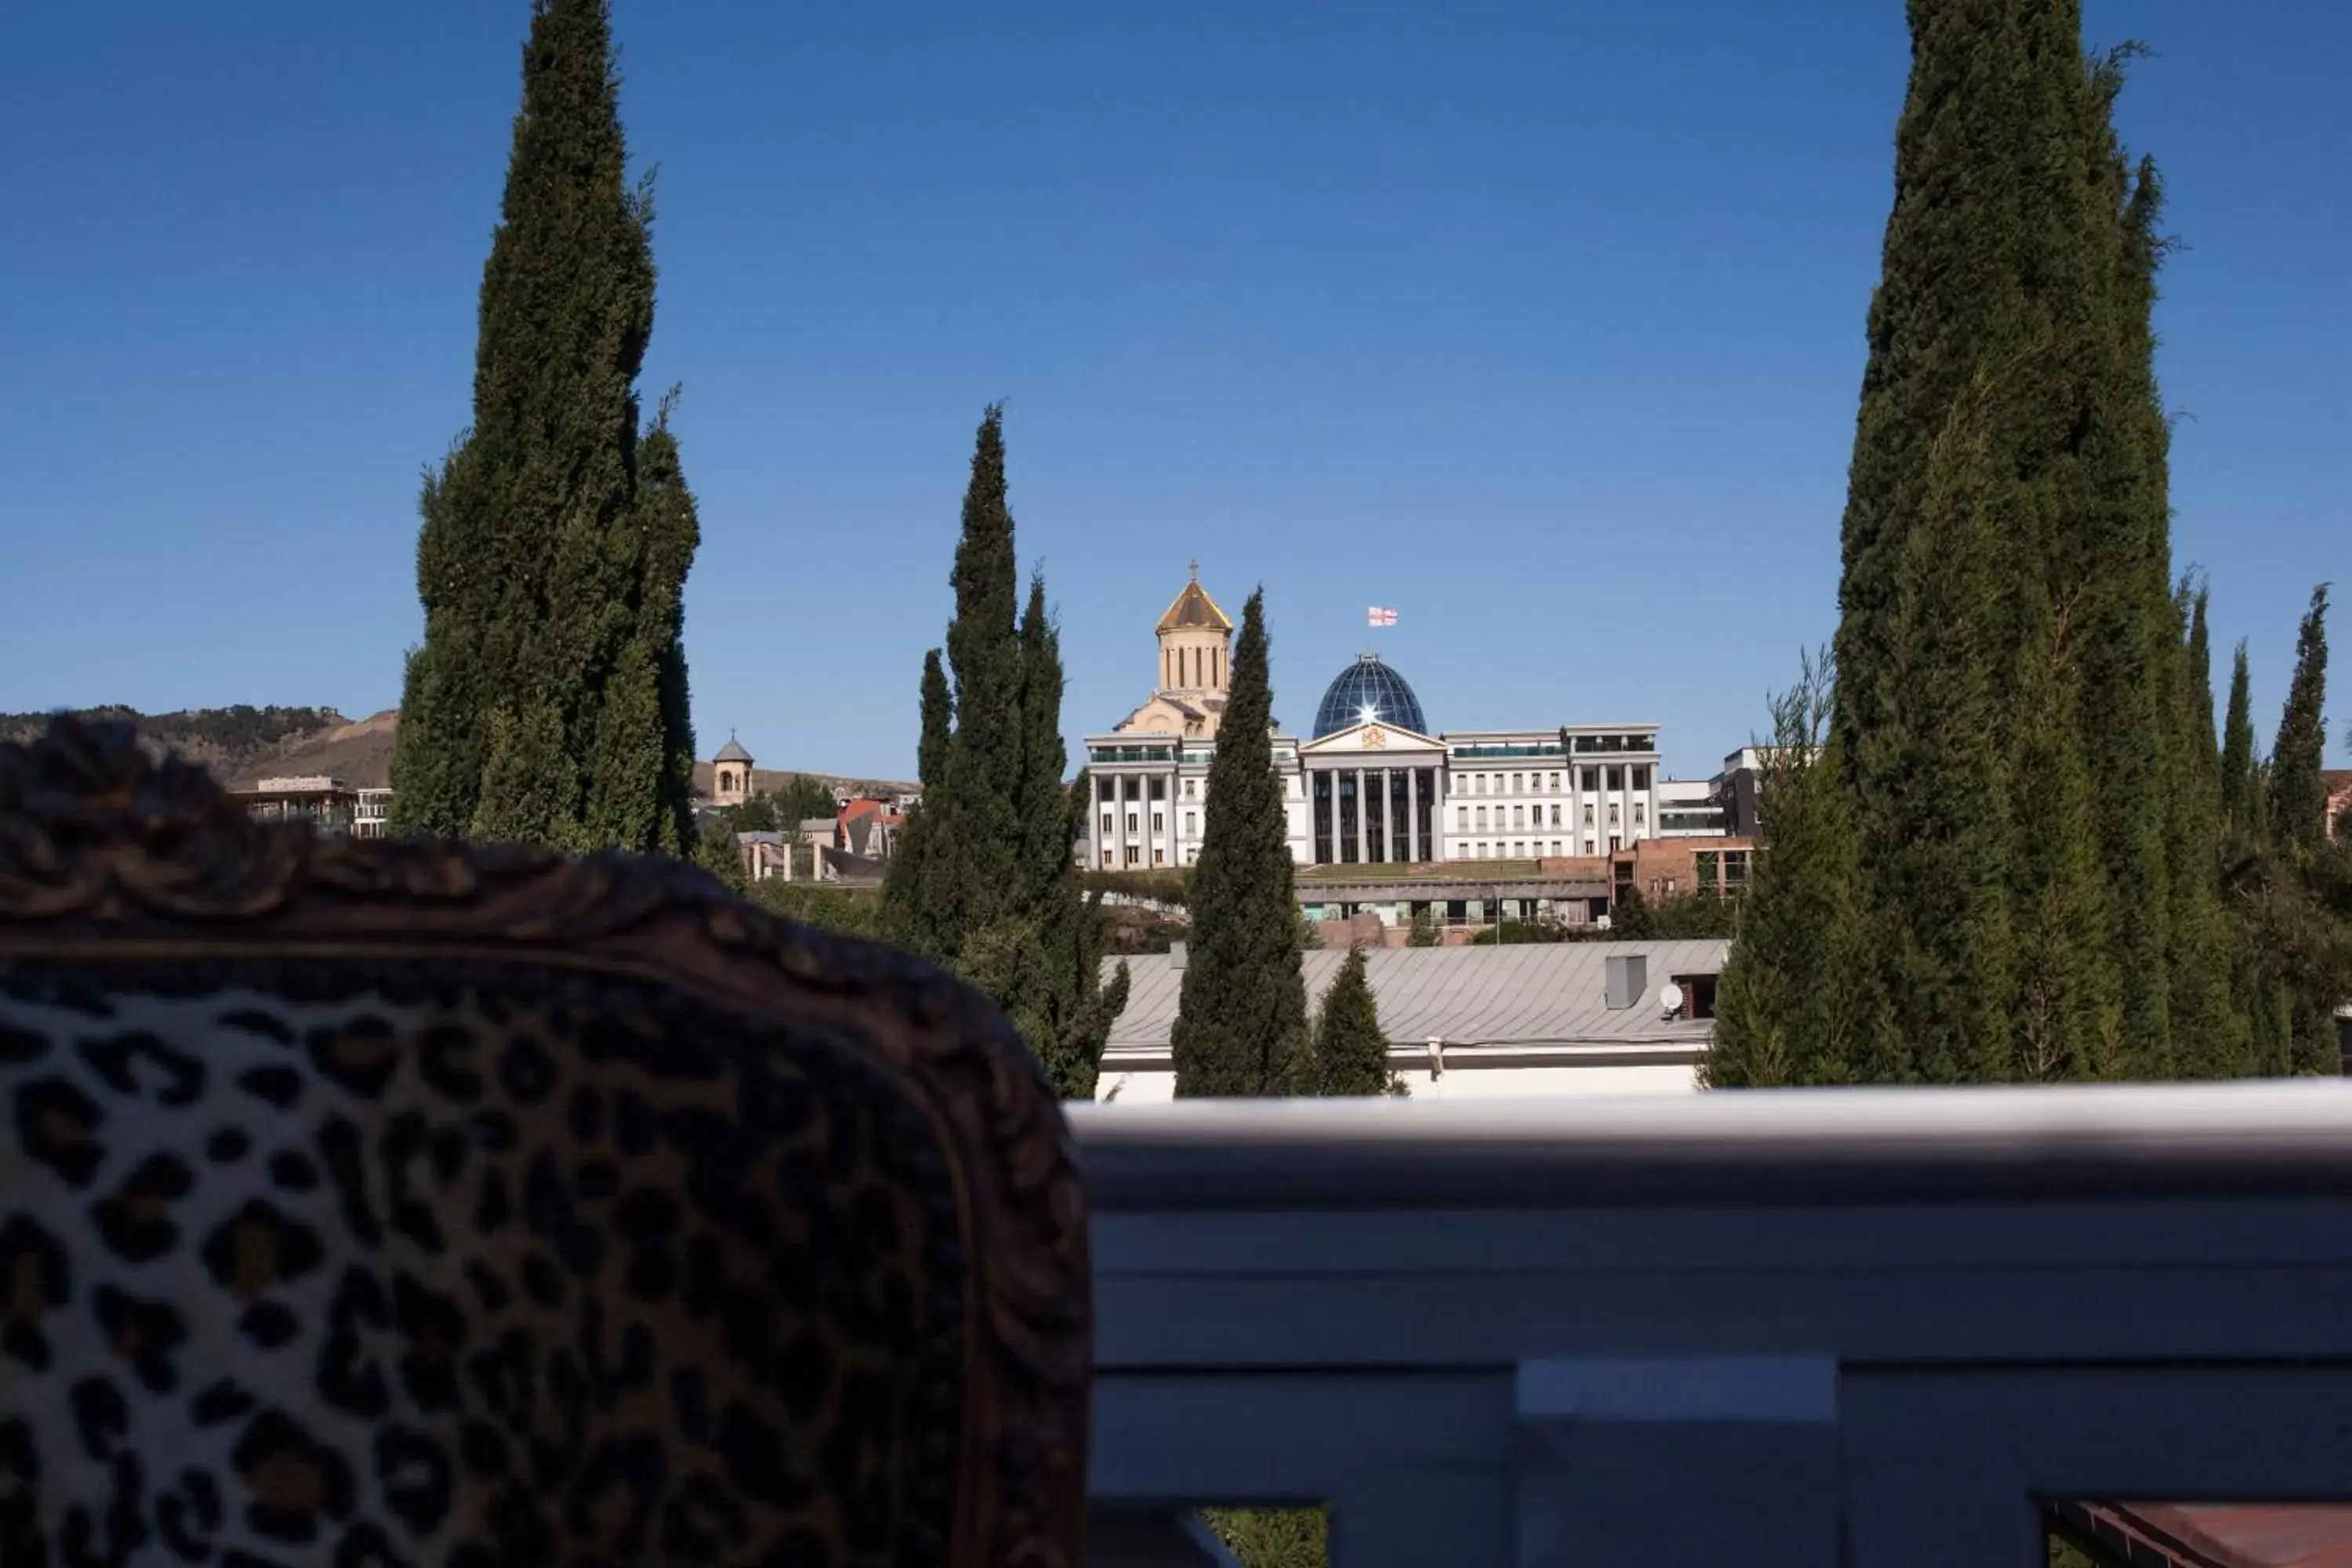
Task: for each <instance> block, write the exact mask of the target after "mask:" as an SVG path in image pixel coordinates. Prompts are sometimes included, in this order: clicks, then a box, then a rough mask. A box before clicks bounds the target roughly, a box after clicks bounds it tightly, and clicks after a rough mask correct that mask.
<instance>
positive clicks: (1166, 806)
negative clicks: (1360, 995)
mask: <svg viewBox="0 0 2352 1568" xmlns="http://www.w3.org/2000/svg"><path fill="white" fill-rule="evenodd" d="M1233 631H1234V623H1233V622H1232V620H1231V619H1230V618H1228V617H1227V616H1226V615H1225V613H1224V612H1223V610H1221V609H1219V608H1218V607H1217V605H1216V602H1215V601H1214V600H1213V599H1211V598H1210V597H1209V595H1208V592H1207V591H1206V590H1205V589H1203V588H1202V586H1201V583H1200V579H1199V577H1198V576H1197V575H1195V576H1194V577H1193V579H1192V581H1190V582H1188V583H1186V584H1184V588H1183V591H1182V592H1181V593H1180V594H1178V595H1176V599H1175V602H1174V603H1173V604H1171V605H1169V606H1168V613H1167V614H1166V615H1163V616H1160V625H1159V626H1158V627H1157V628H1156V635H1157V637H1158V641H1159V682H1158V685H1157V687H1156V688H1155V689H1154V690H1153V692H1152V694H1151V697H1150V700H1148V701H1146V702H1145V703H1144V704H1143V706H1141V707H1140V708H1138V709H1137V710H1135V711H1134V712H1132V713H1130V714H1129V715H1128V716H1127V718H1126V719H1125V720H1123V721H1120V722H1119V723H1118V725H1116V726H1115V727H1114V728H1112V729H1111V730H1110V731H1108V732H1107V733H1104V734H1098V735H1089V736H1087V772H1088V776H1089V777H1090V779H1091V780H1092V787H1093V791H1094V796H1095V799H1094V809H1093V810H1092V811H1090V812H1089V813H1088V814H1087V835H1086V837H1085V839H1084V840H1083V841H1082V843H1081V845H1080V847H1079V851H1078V852H1079V854H1080V856H1081V858H1082V859H1083V861H1084V863H1085V864H1087V865H1089V866H1092V867H1096V868H1101V869H1105V870H1122V871H1143V870H1150V869H1152V868H1167V867H1178V866H1189V865H1191V864H1192V861H1193V859H1194V858H1195V857H1197V856H1198V855H1199V853H1200V849H1201V830H1202V823H1203V814H1204V806H1205V803H1204V800H1203V796H1204V795H1206V793H1207V791H1208V787H1209V759H1210V756H1211V755H1212V753H1213V752H1214V751H1215V749H1216V737H1217V725H1218V721H1219V720H1220V719H1221V718H1222V717H1223V712H1224V707H1225V693H1226V691H1227V689H1229V687H1230V685H1231V680H1232V673H1233V670H1232V658H1231V648H1230V644H1231V640H1232V637H1233ZM1274 762H1275V767H1276V769H1277V770H1278V771H1279V772H1280V773H1281V774H1282V777H1283V793H1284V795H1285V796H1286V800H1287V802H1288V805H1287V811H1288V816H1289V821H1290V853H1291V858H1293V859H1295V860H1296V861H1297V862H1298V863H1299V864H1300V865H1302V866H1323V865H1361V864H1374V863H1382V862H1401V863H1413V862H1429V861H1440V860H1462V861H1476V860H1525V859H1543V858H1560V857H1566V856H1591V855H1606V854H1608V853H1610V852H1611V851H1612V850H1616V849H1622V848H1625V847H1629V846H1631V845H1632V844H1633V842H1634V841H1635V840H1637V839H1641V838H1646V837H1653V836H1654V835H1656V834H1658V833H1659V832H1660V831H1661V822H1660V816H1659V789H1660V784H1661V780H1660V779H1659V776H1658V772H1659V769H1658V727H1657V725H1655V724H1651V723H1608V724H1560V725H1554V726H1552V727H1550V728H1549V729H1542V730H1481V731H1453V732H1448V733H1443V734H1441V733H1439V732H1437V731H1433V730H1432V729H1431V728H1430V725H1429V721H1428V720H1427V719H1426V718H1425V717H1424V716H1423V712H1422V708H1421V699H1420V698H1419V697H1417V696H1415V695H1414V694H1413V689H1412V686H1411V685H1409V684H1408V683H1407V682H1406V680H1405V679H1404V677H1403V676H1402V675H1401V674H1399V673H1398V672H1397V670H1396V669H1395V668H1393V667H1391V666H1390V665H1389V664H1387V663H1385V662H1383V661H1382V660H1381V658H1380V656H1379V655H1377V654H1372V653H1366V654H1363V655H1361V656H1360V657H1359V658H1356V659H1355V660H1353V661H1352V662H1350V663H1349V665H1348V667H1347V668H1344V669H1342V670H1340V671H1339V674H1338V675H1337V676H1335V677H1334V678H1333V679H1332V681H1331V684H1330V685H1329V687H1328V688H1327V689H1325V691H1324V693H1323V700H1322V702H1321V703H1320V705H1318V708H1317V709H1316V712H1315V724H1314V728H1313V730H1312V731H1310V732H1309V733H1308V734H1307V737H1306V738H1305V739H1303V740H1302V739H1299V738H1297V737H1296V736H1292V735H1287V734H1284V733H1283V732H1281V731H1280V730H1279V728H1277V729H1276V732H1275V735H1274Z"/></svg>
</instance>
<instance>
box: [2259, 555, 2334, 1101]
mask: <svg viewBox="0 0 2352 1568" xmlns="http://www.w3.org/2000/svg"><path fill="white" fill-rule="evenodd" d="M2326 701H2327V584H2325V583H2323V584H2320V585H2319V586H2318V587H2316V588H2315V589H2313V590H2312V592H2311V608H2310V609H2309V610H2308V611H2307V612H2306V613H2305V616H2304V617H2303V626H2302V628H2301V630H2300V631H2299V632H2298V634H2297V636H2296V637H2295V645H2294V679H2293V680H2292V681H2291V682H2290V683H2289V684H2288V687H2287V698H2286V708H2285V710H2284V712H2283V713H2282V714H2281V715H2280V716H2279V728H2278V740H2277V742H2275V743H2274V744H2273V746H2272V747H2271V761H2270V781H2269V782H2270V847H2271V850H2272V853H2273V856H2274V858H2275V864H2274V869H2273V874H2272V875H2273V883H2274V891H2273V910H2272V912H2273V926H2272V929H2271V930H2270V931H2268V932H2267V933H2266V934H2267V935H2268V937H2269V938H2270V940H2271V941H2272V942H2273V943H2274V944H2275V945H2276V947H2277V948H2278V950H2279V952H2280V957H2281V960H2282V963H2283V966H2284V969H2285V977H2286V980H2287V988H2288V999H2287V1019H2288V1034H2289V1038H2290V1051H2291V1058H2290V1061H2291V1068H2292V1070H2293V1071H2294V1072H2297V1073H2324V1074H2329V1075H2333V1074H2335V1073H2336V1072H2338V1071H2339V1070H2340V1053H2339V1050H2338V1048H2337V1046H2336V1017H2335V1011H2336V1006H2337V1005H2339V1004H2340V1003H2342V1002H2343V1001H2345V1000H2346V999H2347V996H2352V983H2347V979H2346V978H2345V976H2344V975H2343V973H2342V971H2341V969H2340V968H2339V965H2338V963H2336V961H2335V953H2336V952H2337V951H2338V950H2340V948H2341V946H2342V945H2343V941H2342V937H2343V927H2342V925H2341V923H2340V921H2337V920H2336V919H2332V918H2331V915H2330V911H2329V909H2328V905H2329V903H2330V901H2331V900H2330V899H2329V897H2328V894H2327V891H2326V889H2327V887H2328V885H2329V884H2330V883H2331V882H2333V881H2334V880H2335V879H2336V878H2337V877H2338V876H2340V874H2341V873H2340V868H2339V867H2338V865H2337V861H2338V859H2339V858H2340V851H2339V850H2338V849H2337V848H2336V847H2335V846H2333V845H2331V844H2330V843H2329V842H2328V840H2327V785H2326V780H2325V779H2324V778H2323V777H2322V775H2321V769H2322V767H2323V766H2324V764H2325V763H2326V755H2325V753H2326V746H2327V722H2326V715H2325V712H2324V710H2325V708H2326Z"/></svg>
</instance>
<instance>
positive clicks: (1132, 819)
mask: <svg viewBox="0 0 2352 1568" xmlns="http://www.w3.org/2000/svg"><path fill="white" fill-rule="evenodd" d="M1141 820H1142V818H1141V817H1139V816H1137V815H1136V814H1135V813H1134V812H1131V811H1130V812H1129V813H1128V814H1127V830H1128V831H1129V833H1133V832H1134V831H1135V830H1136V824H1137V823H1139V822H1140V821H1141Z"/></svg>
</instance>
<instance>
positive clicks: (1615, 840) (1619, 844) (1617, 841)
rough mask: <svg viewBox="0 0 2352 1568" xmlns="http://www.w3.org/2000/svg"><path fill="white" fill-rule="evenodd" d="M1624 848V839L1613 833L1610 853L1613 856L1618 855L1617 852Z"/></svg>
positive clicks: (1610, 841) (1610, 838)
mask: <svg viewBox="0 0 2352 1568" xmlns="http://www.w3.org/2000/svg"><path fill="white" fill-rule="evenodd" d="M1624 847H1625V841H1624V840H1623V839H1622V838H1620V837H1617V836H1616V835H1615V834H1613V833H1612V834H1611V835H1610V836H1609V853H1611V854H1612V855H1614V854H1616V853H1617V851H1619V850H1620V849H1622V848H1624Z"/></svg>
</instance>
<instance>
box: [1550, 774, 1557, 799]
mask: <svg viewBox="0 0 2352 1568" xmlns="http://www.w3.org/2000/svg"><path fill="white" fill-rule="evenodd" d="M1551 793H1552V794H1554V795H1558V794H1559V774H1558V773H1554V774H1552V775H1551Z"/></svg>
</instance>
